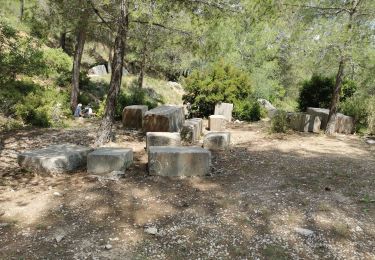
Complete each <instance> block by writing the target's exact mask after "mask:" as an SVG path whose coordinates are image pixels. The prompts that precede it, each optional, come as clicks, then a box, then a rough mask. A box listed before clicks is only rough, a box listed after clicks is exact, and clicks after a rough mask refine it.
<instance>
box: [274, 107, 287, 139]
mask: <svg viewBox="0 0 375 260" xmlns="http://www.w3.org/2000/svg"><path fill="white" fill-rule="evenodd" d="M287 130H288V120H287V113H286V112H285V111H282V110H278V111H277V112H276V114H275V116H274V117H273V118H272V119H271V132H272V133H286V131H287Z"/></svg>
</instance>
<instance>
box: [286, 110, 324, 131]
mask: <svg viewBox="0 0 375 260" xmlns="http://www.w3.org/2000/svg"><path fill="white" fill-rule="evenodd" d="M288 119H289V126H290V128H292V129H293V130H295V131H300V132H313V133H319V131H320V125H321V120H320V117H319V116H313V115H309V114H306V113H290V114H289V115H288Z"/></svg>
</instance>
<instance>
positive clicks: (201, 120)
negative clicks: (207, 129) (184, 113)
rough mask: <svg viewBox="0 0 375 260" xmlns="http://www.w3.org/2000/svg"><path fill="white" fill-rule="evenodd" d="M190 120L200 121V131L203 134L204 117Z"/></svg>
mask: <svg viewBox="0 0 375 260" xmlns="http://www.w3.org/2000/svg"><path fill="white" fill-rule="evenodd" d="M189 121H194V122H197V123H198V133H199V135H202V134H203V119H202V118H192V119H189Z"/></svg>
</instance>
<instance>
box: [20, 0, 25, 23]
mask: <svg viewBox="0 0 375 260" xmlns="http://www.w3.org/2000/svg"><path fill="white" fill-rule="evenodd" d="M24 13H25V0H20V22H22V21H23V14H24Z"/></svg>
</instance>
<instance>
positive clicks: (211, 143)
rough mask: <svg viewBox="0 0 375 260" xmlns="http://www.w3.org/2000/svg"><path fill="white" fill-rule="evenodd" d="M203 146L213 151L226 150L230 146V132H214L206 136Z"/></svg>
mask: <svg viewBox="0 0 375 260" xmlns="http://www.w3.org/2000/svg"><path fill="white" fill-rule="evenodd" d="M203 147H204V148H205V149H208V150H213V151H224V150H227V149H228V148H229V147H230V133H229V132H214V133H208V134H206V135H205V136H204V140H203Z"/></svg>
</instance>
